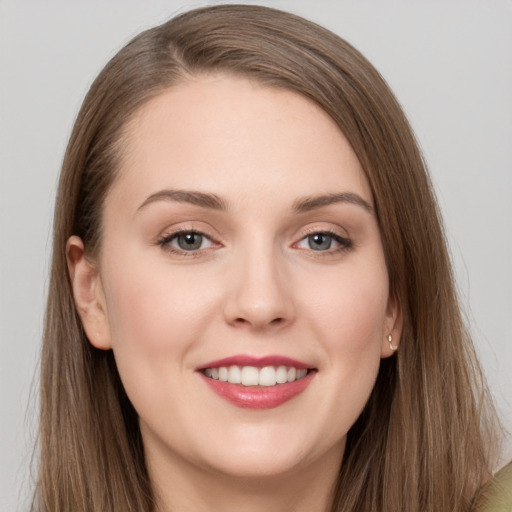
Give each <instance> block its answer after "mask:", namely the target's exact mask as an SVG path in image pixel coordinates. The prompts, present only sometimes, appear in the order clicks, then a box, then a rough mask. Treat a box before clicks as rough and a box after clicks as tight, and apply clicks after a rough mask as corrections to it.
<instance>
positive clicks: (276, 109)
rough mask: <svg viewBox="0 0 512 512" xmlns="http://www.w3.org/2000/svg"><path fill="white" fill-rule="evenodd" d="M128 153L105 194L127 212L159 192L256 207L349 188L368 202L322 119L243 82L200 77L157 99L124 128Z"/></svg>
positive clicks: (303, 103) (356, 167)
mask: <svg viewBox="0 0 512 512" xmlns="http://www.w3.org/2000/svg"><path fill="white" fill-rule="evenodd" d="M125 148H126V150H125V151H124V154H123V156H122V159H121V165H120V169H119V175H118V179H117V181H116V183H115V184H114V187H113V190H112V191H111V195H112V196H113V198H115V197H116V196H121V197H122V198H123V202H124V203H125V204H127V203H128V202H130V201H135V200H136V199H137V200H138V201H139V202H142V201H143V200H144V197H147V196H148V195H150V194H152V193H155V192H156V191H158V190H160V189H162V188H180V189H194V190H202V191H205V192H209V193H215V194H217V195H219V196H221V197H227V199H228V200H230V199H233V198H241V197H244V198H246V199H247V200H250V199H251V195H253V193H258V194H256V195H257V196H258V197H257V198H255V199H257V201H259V204H261V203H262V201H263V202H265V197H266V198H267V200H268V201H274V202H275V201H276V200H279V201H281V202H283V201H286V200H288V199H289V200H290V201H291V200H293V198H292V196H294V195H295V196H297V195H300V196H304V195H308V194H317V193H330V192H332V191H333V190H334V191H336V192H340V191H347V190H348V191H352V192H356V193H358V194H360V195H361V196H363V197H364V199H365V200H367V201H368V202H369V203H372V197H371V192H370V189H369V185H368V183H367V180H366V178H365V176H364V173H363V171H362V169H361V166H360V164H359V161H358V159H357V157H356V155H355V153H354V152H353V150H352V148H351V147H350V144H349V143H348V141H347V140H346V138H345V137H344V135H343V133H342V132H341V131H340V130H339V128H338V127H337V125H336V124H335V122H334V121H333V120H332V119H331V117H330V116H329V115H328V114H327V113H326V112H324V111H323V110H322V109H321V108H320V107H318V106H317V105H316V104H315V103H314V102H312V101H310V100H308V99H307V98H305V97H303V96H301V95H299V94H298V93H295V92H292V91H289V90H285V89H280V88H271V87H268V86H265V85H262V84H260V83H257V82H254V81H250V80H248V79H245V78H239V77H232V76H225V75H208V76H201V77H198V78H195V79H191V80H187V81H184V82H181V83H180V84H178V85H176V86H174V87H172V88H170V89H168V90H166V91H164V92H163V93H161V94H159V95H158V96H157V97H155V98H153V99H152V100H151V101H149V102H148V103H147V104H146V105H144V106H143V107H142V108H141V109H140V111H139V112H138V113H137V114H136V115H135V117H134V118H133V119H132V120H131V122H130V123H129V126H128V128H127V131H126V139H125ZM263 191H266V192H267V194H266V196H264V197H262V194H261V192H263Z"/></svg>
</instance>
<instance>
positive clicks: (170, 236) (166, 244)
mask: <svg viewBox="0 0 512 512" xmlns="http://www.w3.org/2000/svg"><path fill="white" fill-rule="evenodd" d="M182 234H196V235H200V236H202V237H204V238H206V239H208V240H209V241H210V242H211V245H210V246H209V247H206V248H200V249H195V250H190V251H187V250H184V249H180V248H179V247H176V246H174V245H171V243H170V242H171V241H172V240H174V239H176V238H177V237H179V236H180V235H182ZM156 244H157V245H159V246H160V247H161V248H162V249H164V250H165V251H167V252H169V253H172V254H177V255H179V256H185V257H197V256H201V255H202V254H204V253H205V252H207V251H209V250H210V249H212V248H219V247H221V245H222V244H221V243H220V242H218V241H217V240H216V239H215V238H214V237H213V236H211V235H210V234H208V233H207V232H206V230H202V229H197V228H194V227H191V226H180V227H178V228H174V229H168V230H165V231H164V232H163V234H161V235H159V237H158V239H157V241H156Z"/></svg>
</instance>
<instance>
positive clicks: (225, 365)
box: [197, 355, 317, 409]
mask: <svg viewBox="0 0 512 512" xmlns="http://www.w3.org/2000/svg"><path fill="white" fill-rule="evenodd" d="M197 371H198V372H199V373H200V375H201V377H202V378H203V380H204V381H205V383H206V384H207V385H208V386H209V387H210V389H212V391H214V392H215V393H217V395H219V396H220V397H221V398H224V399H225V400H227V401H228V402H230V403H232V404H233V405H236V406H237V407H243V408H251V409H271V408H273V407H278V406H279V405H281V404H283V403H285V402H287V401H288V400H291V399H292V398H294V397H295V396H297V395H299V394H300V393H302V392H303V391H304V390H305V389H306V388H307V387H308V386H309V384H310V383H311V381H312V379H313V378H314V375H315V374H316V372H317V370H316V368H313V367H311V366H310V365H308V364H306V363H303V362H301V361H297V360H294V359H290V358H288V357H283V356H264V357H254V356H248V355H237V356H232V357H228V358H224V359H219V360H216V361H211V362H209V363H207V364H204V365H202V366H200V367H198V368H197Z"/></svg>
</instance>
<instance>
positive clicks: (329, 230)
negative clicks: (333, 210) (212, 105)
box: [292, 226, 354, 257]
mask: <svg viewBox="0 0 512 512" xmlns="http://www.w3.org/2000/svg"><path fill="white" fill-rule="evenodd" d="M340 231H341V230H336V229H334V228H333V227H325V228H322V227H321V226H315V227H308V228H306V229H304V230H303V231H302V233H301V234H300V238H299V239H298V240H297V241H296V242H294V243H293V244H292V247H294V248H297V249H299V250H304V251H308V252H312V253H314V255H315V256H319V257H322V256H328V255H333V254H336V253H339V252H344V251H347V250H350V249H352V248H353V247H354V242H353V241H352V240H351V239H350V238H349V237H348V236H347V235H343V234H341V233H340ZM317 234H324V235H328V236H330V237H332V238H333V239H334V241H335V242H336V243H337V244H339V247H336V248H334V249H328V250H325V251H315V250H313V249H309V248H302V247H297V245H298V244H299V243H300V242H302V241H303V240H305V239H306V238H308V237H310V236H312V235H317Z"/></svg>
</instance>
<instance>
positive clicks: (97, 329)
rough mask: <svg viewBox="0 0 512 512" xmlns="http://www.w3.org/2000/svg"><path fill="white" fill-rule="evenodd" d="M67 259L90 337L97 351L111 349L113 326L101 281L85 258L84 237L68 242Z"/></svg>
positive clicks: (74, 238) (80, 311)
mask: <svg viewBox="0 0 512 512" xmlns="http://www.w3.org/2000/svg"><path fill="white" fill-rule="evenodd" d="M66 259H67V263H68V271H69V277H70V280H71V286H72V288H73V297H74V299H75V305H76V309H77V311H78V314H79V315H80V319H81V320H82V325H83V327H84V330H85V333H86V335H87V338H88V339H89V341H90V343H91V344H92V345H93V346H95V347H96V348H99V349H102V350H108V349H111V348H112V345H111V339H110V326H109V323H108V316H107V307H106V301H105V295H104V293H103V286H102V284H101V278H100V275H99V272H98V269H97V268H96V266H95V265H94V264H93V262H91V261H90V260H89V259H88V258H87V257H86V256H85V251H84V243H83V242H82V240H81V238H79V237H77V236H72V237H70V238H69V240H68V241H67V243H66Z"/></svg>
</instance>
